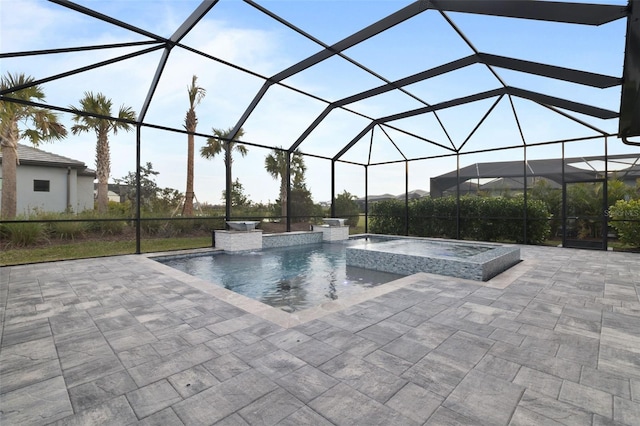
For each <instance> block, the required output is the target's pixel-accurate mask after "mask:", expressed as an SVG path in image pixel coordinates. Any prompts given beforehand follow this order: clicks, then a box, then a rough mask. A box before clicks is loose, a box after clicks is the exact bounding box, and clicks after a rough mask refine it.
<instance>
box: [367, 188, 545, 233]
mask: <svg viewBox="0 0 640 426" xmlns="http://www.w3.org/2000/svg"><path fill="white" fill-rule="evenodd" d="M404 206H405V204H404V203H403V202H401V201H398V200H390V201H382V202H378V203H376V204H374V205H373V207H372V210H371V211H372V217H371V219H370V226H371V232H373V233H379V234H395V235H402V234H404V233H405V227H404V223H405V207H404ZM459 212H460V238H462V239H469V240H476V241H514V242H517V243H523V242H524V235H523V234H524V233H523V220H524V215H523V212H524V198H523V197H514V198H505V197H492V198H489V197H471V196H465V197H461V198H460V210H459ZM457 214H458V204H457V199H456V198H455V197H441V198H428V197H425V198H421V199H418V200H414V201H411V202H410V203H409V234H410V235H415V236H420V237H441V238H455V237H456V236H457V228H458V223H457V220H456V217H457ZM548 216H549V212H548V209H547V206H546V204H545V203H543V202H542V201H539V200H527V243H529V244H540V243H542V242H543V241H545V240H546V239H547V237H548V236H549V233H550V225H549V220H548Z"/></svg>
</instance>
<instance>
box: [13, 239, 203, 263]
mask: <svg viewBox="0 0 640 426" xmlns="http://www.w3.org/2000/svg"><path fill="white" fill-rule="evenodd" d="M201 247H211V237H210V236H198V237H173V238H153V239H143V240H142V241H140V250H141V251H142V252H143V253H151V252H159V251H169V250H183V249H193V248H201ZM135 251H136V242H135V240H123V241H118V240H116V241H104V240H103V241H100V240H88V241H71V242H68V243H57V244H52V245H50V246H39V247H29V248H15V249H11V248H3V249H2V252H1V253H0V266H6V265H21V264H26V263H38V262H51V261H56V260H69V259H83V258H89V257H102V256H115V255H119V254H133V253H135Z"/></svg>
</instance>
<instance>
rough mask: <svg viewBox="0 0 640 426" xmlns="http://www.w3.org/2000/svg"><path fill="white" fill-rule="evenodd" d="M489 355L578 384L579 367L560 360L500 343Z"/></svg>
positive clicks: (493, 347) (495, 345) (497, 343)
mask: <svg viewBox="0 0 640 426" xmlns="http://www.w3.org/2000/svg"><path fill="white" fill-rule="evenodd" d="M489 353H490V354H491V355H493V356H496V357H498V358H502V359H506V360H507V361H511V362H515V363H517V364H521V365H524V366H527V367H529V368H531V369H533V370H538V371H542V372H544V373H547V374H551V375H552V376H558V377H561V378H563V379H567V380H572V381H574V382H578V381H579V379H580V365H578V364H575V363H573V362H571V361H567V360H564V359H561V358H556V357H551V356H547V355H544V354H539V353H537V352H533V351H529V350H526V349H525V348H521V347H515V346H511V345H509V344H507V343H502V342H496V343H495V344H494V345H493V346H492V347H491V349H490V350H489Z"/></svg>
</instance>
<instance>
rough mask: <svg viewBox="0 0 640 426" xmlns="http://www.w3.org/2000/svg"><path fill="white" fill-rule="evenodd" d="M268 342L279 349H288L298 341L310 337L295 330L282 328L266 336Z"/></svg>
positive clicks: (301, 341)
mask: <svg viewBox="0 0 640 426" xmlns="http://www.w3.org/2000/svg"><path fill="white" fill-rule="evenodd" d="M265 340H267V341H268V342H270V343H273V344H274V345H276V346H277V347H279V348H280V349H285V350H289V349H291V348H292V347H294V346H297V345H299V344H300V343H303V342H306V341H309V340H311V337H309V336H307V335H306V334H303V333H301V332H299V331H297V330H282V331H279V332H276V333H275V334H271V335H270V336H268V337H266V339H265Z"/></svg>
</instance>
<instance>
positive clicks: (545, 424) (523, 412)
mask: <svg viewBox="0 0 640 426" xmlns="http://www.w3.org/2000/svg"><path fill="white" fill-rule="evenodd" d="M563 424H564V423H560V422H557V421H555V420H552V419H550V418H548V417H545V416H543V415H542V414H540V413H536V412H534V411H531V410H527V409H526V408H522V407H518V408H516V411H515V412H514V413H513V417H511V421H510V422H509V426H533V425H535V426H562V425H563Z"/></svg>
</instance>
